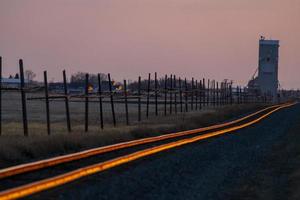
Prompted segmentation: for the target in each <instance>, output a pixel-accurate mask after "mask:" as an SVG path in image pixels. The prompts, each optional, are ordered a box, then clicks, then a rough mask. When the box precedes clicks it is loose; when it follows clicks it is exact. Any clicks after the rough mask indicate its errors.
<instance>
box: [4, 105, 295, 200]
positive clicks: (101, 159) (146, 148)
mask: <svg viewBox="0 0 300 200" xmlns="http://www.w3.org/2000/svg"><path fill="white" fill-rule="evenodd" d="M292 105H294V103H286V104H281V105H274V106H270V107H267V108H265V109H262V110H259V111H257V112H255V113H252V114H250V115H247V116H245V117H243V118H240V119H237V120H234V121H231V122H226V123H223V124H218V125H214V126H209V127H204V128H199V129H193V130H188V131H182V132H177V133H172V134H166V135H162V136H156V137H150V138H145V139H139V140H134V141H130V142H123V143H119V144H115V145H109V146H104V147H99V148H94V149H91V150H86V151H82V152H78V153H73V154H68V155H65V156H59V157H54V158H51V159H46V160H41V161H37V162H32V163H27V164H22V165H17V166H14V167H9V168H6V169H2V170H0V183H1V184H0V191H1V192H0V200H2V199H17V198H21V197H25V196H29V195H32V194H35V193H38V192H41V191H44V190H47V189H51V188H54V187H57V186H60V185H62V184H66V183H69V182H71V181H75V180H77V179H79V178H82V177H85V176H88V175H92V174H95V173H98V172H101V171H104V170H107V169H110V168H113V167H116V166H118V165H121V164H125V163H128V162H131V161H134V160H137V159H139V158H142V157H146V156H149V155H152V154H155V153H159V152H162V151H164V150H168V149H171V148H175V147H179V146H182V145H186V144H189V143H193V142H197V141H201V140H205V139H208V138H212V137H217V136H220V135H223V134H226V133H230V132H233V131H237V130H239V129H242V128H245V127H248V126H251V125H252V124H255V123H258V122H259V121H261V120H262V119H264V118H266V117H268V116H269V115H271V114H272V113H274V112H276V111H278V110H280V109H282V108H285V107H289V106H292Z"/></svg>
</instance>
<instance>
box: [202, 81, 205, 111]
mask: <svg viewBox="0 0 300 200" xmlns="http://www.w3.org/2000/svg"><path fill="white" fill-rule="evenodd" d="M202 86H203V88H202V91H203V106H205V105H206V88H205V78H203V79H202Z"/></svg>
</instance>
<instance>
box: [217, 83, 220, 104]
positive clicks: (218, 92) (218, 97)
mask: <svg viewBox="0 0 300 200" xmlns="http://www.w3.org/2000/svg"><path fill="white" fill-rule="evenodd" d="M219 94H220V91H219V82H218V81H217V106H220V95H219Z"/></svg>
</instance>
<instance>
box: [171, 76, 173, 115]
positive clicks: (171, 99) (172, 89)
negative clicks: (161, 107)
mask: <svg viewBox="0 0 300 200" xmlns="http://www.w3.org/2000/svg"><path fill="white" fill-rule="evenodd" d="M172 83H173V75H172V74H171V76H170V114H172V111H173V107H172V104H173V99H172V98H173V94H172V93H173V84H172Z"/></svg>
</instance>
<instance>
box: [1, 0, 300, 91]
mask: <svg viewBox="0 0 300 200" xmlns="http://www.w3.org/2000/svg"><path fill="white" fill-rule="evenodd" d="M299 11H300V1H299V0H226V1H224V0H22V1H21V0H1V1H0V27H1V29H0V30H1V34H0V36H1V37H0V55H1V56H2V57H3V59H4V61H3V65H4V66H3V67H4V69H3V70H4V75H8V74H13V73H16V72H17V70H18V59H19V58H23V59H24V63H25V68H27V69H32V70H34V71H35V72H36V73H37V74H38V78H39V79H41V78H42V71H43V70H45V69H46V70H48V71H49V72H48V73H49V76H50V78H49V79H51V78H54V79H55V80H56V81H58V80H60V79H61V70H62V69H66V70H67V72H68V74H70V73H73V72H76V71H85V72H91V73H97V72H102V73H108V72H110V73H111V74H112V76H113V77H114V78H115V79H118V80H122V79H124V78H126V79H136V77H137V76H138V75H142V76H143V77H146V74H147V73H148V72H151V73H153V72H155V71H157V72H158V73H159V74H161V75H163V74H165V73H168V74H170V73H175V74H176V75H180V76H183V77H184V76H186V77H189V78H191V77H192V76H193V77H195V78H199V79H200V78H202V77H205V78H210V79H217V80H222V79H224V78H229V79H233V80H234V81H235V83H238V84H246V82H247V81H248V79H249V78H250V77H251V76H252V74H253V72H254V71H255V68H256V67H257V57H258V56H257V55H258V38H259V36H260V35H265V36H266V37H267V38H272V39H279V40H280V42H281V47H280V65H279V68H280V69H279V76H280V77H279V79H280V82H281V85H282V86H283V87H284V88H300V50H299V49H300V39H299V37H300V23H299V21H300V12H299Z"/></svg>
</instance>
